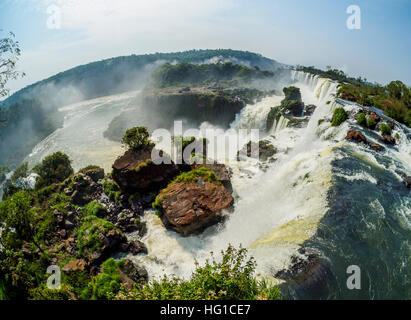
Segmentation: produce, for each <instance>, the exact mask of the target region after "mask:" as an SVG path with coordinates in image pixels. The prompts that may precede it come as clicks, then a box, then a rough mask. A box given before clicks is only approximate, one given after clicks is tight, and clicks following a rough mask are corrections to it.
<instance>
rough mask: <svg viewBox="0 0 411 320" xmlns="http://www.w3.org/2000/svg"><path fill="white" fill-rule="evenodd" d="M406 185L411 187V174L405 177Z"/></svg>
mask: <svg viewBox="0 0 411 320" xmlns="http://www.w3.org/2000/svg"><path fill="white" fill-rule="evenodd" d="M405 186H406V187H407V188H408V189H410V188H411V176H409V177H406V178H405Z"/></svg>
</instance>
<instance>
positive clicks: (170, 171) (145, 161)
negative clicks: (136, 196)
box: [112, 147, 179, 193]
mask: <svg viewBox="0 0 411 320" xmlns="http://www.w3.org/2000/svg"><path fill="white" fill-rule="evenodd" d="M151 152H152V148H151V147H150V148H145V149H139V150H134V149H130V150H128V151H126V153H125V154H124V155H123V156H121V157H120V158H118V159H117V160H116V161H115V162H114V164H113V173H112V176H113V179H114V181H116V182H117V184H118V185H119V186H120V188H121V189H122V190H123V191H126V192H129V193H134V192H142V193H144V192H150V191H156V190H159V189H161V188H162V187H165V186H167V184H168V183H169V182H170V181H171V180H172V179H173V178H174V177H175V176H176V175H177V174H178V173H179V170H178V168H177V166H176V165H175V164H174V163H173V162H172V161H171V159H170V160H169V163H171V164H166V163H162V164H155V163H154V162H153V160H152V159H151ZM158 154H159V155H160V157H162V156H163V155H164V154H163V153H162V151H159V152H158ZM167 159H168V158H167Z"/></svg>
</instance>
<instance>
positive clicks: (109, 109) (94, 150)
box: [26, 91, 138, 171]
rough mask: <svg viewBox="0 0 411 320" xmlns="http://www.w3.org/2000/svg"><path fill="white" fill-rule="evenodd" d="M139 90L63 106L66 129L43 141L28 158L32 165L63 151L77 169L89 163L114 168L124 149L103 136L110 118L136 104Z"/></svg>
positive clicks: (64, 127) (108, 169) (58, 130)
mask: <svg viewBox="0 0 411 320" xmlns="http://www.w3.org/2000/svg"><path fill="white" fill-rule="evenodd" d="M137 94H138V91H133V92H127V93H122V94H118V95H113V96H108V97H102V98H97V99H92V100H87V101H83V102H79V103H76V104H72V105H69V106H65V107H62V108H61V109H60V111H62V112H65V113H66V115H65V119H64V125H63V128H61V129H57V130H56V131H55V132H53V133H52V134H51V135H50V136H48V137H47V138H46V139H44V140H43V141H41V142H40V143H39V144H38V145H37V146H36V147H35V148H34V149H33V151H32V153H31V154H30V155H29V156H28V157H27V159H26V161H28V162H29V165H30V166H33V165H34V164H36V163H38V162H40V161H41V160H42V159H43V158H44V157H45V156H47V155H50V154H52V153H54V152H56V151H62V152H64V153H66V154H67V155H69V157H70V159H72V160H73V163H72V166H73V168H74V170H79V169H81V168H83V167H86V166H87V165H90V164H94V165H98V166H101V167H102V168H104V169H105V170H106V171H111V165H112V164H113V162H114V161H115V159H116V158H117V157H118V156H119V155H121V154H122V153H123V152H124V150H123V149H122V148H121V144H120V143H118V142H113V141H110V140H108V139H106V138H104V137H103V132H104V131H105V130H106V129H107V127H108V125H109V123H110V121H111V120H112V119H113V118H114V117H116V116H117V115H119V114H120V113H121V112H122V111H123V110H124V109H126V108H127V107H130V106H131V105H133V103H134V101H135V97H136V96H137Z"/></svg>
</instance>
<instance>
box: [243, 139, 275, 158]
mask: <svg viewBox="0 0 411 320" xmlns="http://www.w3.org/2000/svg"><path fill="white" fill-rule="evenodd" d="M276 153H277V149H276V148H275V147H274V146H273V145H272V144H271V143H269V142H268V141H265V140H261V141H259V142H258V144H257V143H256V142H253V141H249V142H248V143H247V144H246V145H245V146H244V148H242V149H241V150H240V151H239V152H238V153H237V160H238V161H241V160H246V159H247V157H248V158H253V159H259V160H261V161H271V160H273V156H274V155H275V154H276Z"/></svg>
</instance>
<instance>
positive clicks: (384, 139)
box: [381, 134, 395, 144]
mask: <svg viewBox="0 0 411 320" xmlns="http://www.w3.org/2000/svg"><path fill="white" fill-rule="evenodd" d="M381 141H382V142H384V143H385V144H395V138H393V137H391V136H390V135H387V134H386V135H384V136H382V138H381Z"/></svg>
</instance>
